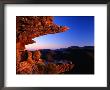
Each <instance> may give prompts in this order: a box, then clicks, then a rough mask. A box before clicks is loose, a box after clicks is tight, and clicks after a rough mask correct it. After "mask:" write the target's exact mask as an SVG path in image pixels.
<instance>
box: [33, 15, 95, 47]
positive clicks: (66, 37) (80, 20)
mask: <svg viewBox="0 0 110 90" xmlns="http://www.w3.org/2000/svg"><path fill="white" fill-rule="evenodd" d="M54 23H55V24H58V25H62V26H67V27H69V28H70V29H69V30H67V31H65V32H62V33H56V34H48V35H44V36H40V37H37V38H34V40H35V41H36V44H33V46H34V48H36V49H58V48H65V47H69V46H80V47H82V46H94V16H54Z"/></svg>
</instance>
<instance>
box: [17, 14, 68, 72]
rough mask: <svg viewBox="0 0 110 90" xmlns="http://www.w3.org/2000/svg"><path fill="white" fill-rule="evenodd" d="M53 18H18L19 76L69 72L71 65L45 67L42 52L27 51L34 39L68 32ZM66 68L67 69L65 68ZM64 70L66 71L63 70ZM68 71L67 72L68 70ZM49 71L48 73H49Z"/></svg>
mask: <svg viewBox="0 0 110 90" xmlns="http://www.w3.org/2000/svg"><path fill="white" fill-rule="evenodd" d="M53 19H54V17H53V16H16V71H17V74H32V73H34V74H35V73H37V74H43V73H52V74H54V73H61V72H64V71H67V70H69V68H68V67H69V65H66V66H64V65H61V66H57V65H55V64H48V65H45V64H44V62H43V60H42V59H41V53H40V51H38V50H37V51H35V52H34V53H32V52H31V51H26V50H25V45H28V44H32V43H34V42H35V41H33V40H32V39H33V38H35V37H39V36H42V35H46V34H55V33H60V32H64V31H66V30H68V29H69V28H68V27H66V26H59V25H57V24H55V23H54V22H53ZM64 67H65V68H64ZM63 68H64V69H63ZM66 69H67V70H66ZM47 70H48V72H47Z"/></svg>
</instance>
